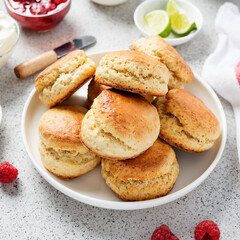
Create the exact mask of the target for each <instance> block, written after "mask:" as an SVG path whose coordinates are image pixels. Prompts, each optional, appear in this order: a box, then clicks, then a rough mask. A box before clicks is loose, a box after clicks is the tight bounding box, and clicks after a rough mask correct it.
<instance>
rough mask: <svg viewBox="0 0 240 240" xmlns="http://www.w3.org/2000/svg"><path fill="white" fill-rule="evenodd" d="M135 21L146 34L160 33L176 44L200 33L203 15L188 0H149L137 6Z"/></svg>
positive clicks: (173, 44) (169, 41) (172, 43)
mask: <svg viewBox="0 0 240 240" xmlns="http://www.w3.org/2000/svg"><path fill="white" fill-rule="evenodd" d="M134 22H135V24H136V26H137V28H138V29H139V30H140V31H141V32H142V34H143V35H144V36H151V35H159V36H161V37H163V38H164V39H165V40H166V41H167V42H168V43H169V44H171V45H172V46H176V45H179V44H183V43H186V42H188V41H189V40H191V39H192V38H193V37H195V36H196V35H197V34H198V33H199V31H200V30H201V28H202V24H203V17H202V13H201V12H200V11H199V10H198V8H197V7H195V6H194V5H193V4H192V3H190V2H188V1H186V0H148V1H144V2H143V3H141V4H140V5H139V6H138V7H137V8H136V10H135V12H134Z"/></svg>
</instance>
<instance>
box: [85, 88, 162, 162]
mask: <svg viewBox="0 0 240 240" xmlns="http://www.w3.org/2000/svg"><path fill="white" fill-rule="evenodd" d="M159 130H160V120H159V116H158V113H157V109H156V108H155V107H154V106H153V105H152V104H150V103H149V102H148V101H147V100H145V99H144V98H143V97H142V96H140V95H138V94H134V93H129V92H123V91H120V90H113V89H111V90H104V91H102V92H101V94H100V95H99V96H98V97H97V98H95V100H94V102H93V105H92V107H91V109H90V110H89V111H88V112H87V114H86V115H85V117H84V118H83V120H82V127H81V139H82V142H83V143H84V144H85V145H86V146H87V148H89V149H90V150H91V151H92V152H94V153H96V154H97V155H99V156H101V157H104V158H110V159H118V160H120V159H121V160H124V159H128V158H134V157H136V156H138V155H139V154H141V153H142V152H144V151H145V150H147V149H148V148H149V147H150V146H152V145H153V143H154V142H155V140H156V139H157V137H158V134H159Z"/></svg>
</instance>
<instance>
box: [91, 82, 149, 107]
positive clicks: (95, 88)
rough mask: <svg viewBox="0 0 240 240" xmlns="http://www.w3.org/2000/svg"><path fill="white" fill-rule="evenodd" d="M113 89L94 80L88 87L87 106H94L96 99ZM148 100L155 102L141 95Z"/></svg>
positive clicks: (146, 95) (147, 96)
mask: <svg viewBox="0 0 240 240" xmlns="http://www.w3.org/2000/svg"><path fill="white" fill-rule="evenodd" d="M107 89H111V87H109V86H106V85H103V84H100V83H98V82H96V81H95V80H94V78H93V79H92V80H91V82H90V83H89V85H88V96H87V105H88V107H89V108H90V107H91V105H92V104H93V101H94V99H95V98H96V97H97V96H98V95H99V94H100V93H101V92H102V91H103V90H107ZM141 96H143V97H144V98H145V99H146V100H148V101H149V102H150V103H152V102H153V96H151V95H148V94H141Z"/></svg>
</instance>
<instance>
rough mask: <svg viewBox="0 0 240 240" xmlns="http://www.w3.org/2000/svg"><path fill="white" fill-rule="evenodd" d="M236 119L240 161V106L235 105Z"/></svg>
mask: <svg viewBox="0 0 240 240" xmlns="http://www.w3.org/2000/svg"><path fill="white" fill-rule="evenodd" d="M233 110H234V115H235V121H236V140H237V151H238V160H239V162H240V107H235V106H233Z"/></svg>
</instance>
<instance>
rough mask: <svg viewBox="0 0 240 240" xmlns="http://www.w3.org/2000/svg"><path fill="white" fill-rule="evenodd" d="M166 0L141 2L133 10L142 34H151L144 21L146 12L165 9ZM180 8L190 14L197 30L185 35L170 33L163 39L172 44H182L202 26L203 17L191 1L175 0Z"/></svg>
mask: <svg viewBox="0 0 240 240" xmlns="http://www.w3.org/2000/svg"><path fill="white" fill-rule="evenodd" d="M167 2H168V0H148V1H144V2H143V3H141V4H140V5H139V6H138V7H137V8H136V10H135V12H134V22H135V24H136V26H137V28H138V29H139V30H140V31H141V32H142V34H143V35H144V36H151V35H153V34H152V33H151V31H150V29H149V28H148V26H147V24H146V23H145V21H144V17H145V15H146V14H147V13H149V12H151V11H153V10H156V9H166V5H167ZM176 2H177V3H178V4H179V6H180V7H181V8H183V9H184V11H185V12H186V14H187V15H188V16H190V17H191V18H192V19H193V21H194V22H195V23H196V25H197V30H195V31H192V32H190V33H189V34H188V35H187V36H184V37H177V36H175V35H174V34H173V33H171V34H170V35H169V36H168V37H167V38H165V40H166V41H167V42H168V43H169V44H171V45H172V46H176V45H179V44H183V43H186V42H188V41H189V40H191V39H192V38H193V37H195V36H196V35H197V34H198V33H199V31H200V30H201V28H202V24H203V17H202V13H201V12H200V11H199V10H198V8H196V7H195V6H194V5H193V4H192V3H190V2H188V1H186V0H176Z"/></svg>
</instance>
